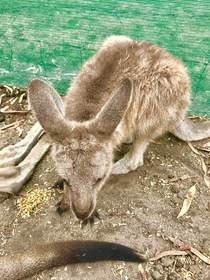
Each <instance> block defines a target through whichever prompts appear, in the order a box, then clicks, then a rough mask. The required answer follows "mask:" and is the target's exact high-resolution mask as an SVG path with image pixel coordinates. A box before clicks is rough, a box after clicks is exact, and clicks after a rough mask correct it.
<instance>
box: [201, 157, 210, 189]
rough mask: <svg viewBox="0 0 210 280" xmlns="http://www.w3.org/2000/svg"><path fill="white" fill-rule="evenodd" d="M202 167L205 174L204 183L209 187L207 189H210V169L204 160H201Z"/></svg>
mask: <svg viewBox="0 0 210 280" xmlns="http://www.w3.org/2000/svg"><path fill="white" fill-rule="evenodd" d="M201 166H202V169H203V172H204V176H203V179H204V182H205V184H206V185H207V187H208V188H209V189H210V176H209V174H208V168H207V166H206V164H205V162H204V159H203V158H202V159H201Z"/></svg>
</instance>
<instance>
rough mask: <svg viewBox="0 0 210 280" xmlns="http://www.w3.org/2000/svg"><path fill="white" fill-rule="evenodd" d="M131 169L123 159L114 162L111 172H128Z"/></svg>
mask: <svg viewBox="0 0 210 280" xmlns="http://www.w3.org/2000/svg"><path fill="white" fill-rule="evenodd" d="M130 170H131V169H130V168H128V166H127V164H126V161H125V160H124V158H123V159H121V160H119V161H117V162H115V163H114V165H113V167H112V171H111V174H126V173H128V172H129V171H130Z"/></svg>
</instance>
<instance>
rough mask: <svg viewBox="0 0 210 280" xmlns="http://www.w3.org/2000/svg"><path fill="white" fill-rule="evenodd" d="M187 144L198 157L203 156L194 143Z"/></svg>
mask: <svg viewBox="0 0 210 280" xmlns="http://www.w3.org/2000/svg"><path fill="white" fill-rule="evenodd" d="M187 144H188V146H189V147H190V149H191V150H192V151H193V152H194V153H195V154H196V155H199V156H200V155H201V154H200V153H199V151H198V150H197V149H196V148H195V147H194V146H193V145H192V143H191V142H187Z"/></svg>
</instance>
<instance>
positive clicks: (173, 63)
mask: <svg viewBox="0 0 210 280" xmlns="http://www.w3.org/2000/svg"><path fill="white" fill-rule="evenodd" d="M190 91H191V88H190V79H189V76H188V73H187V69H186V67H185V66H184V64H183V63H182V61H181V60H179V59H177V58H174V57H173V56H172V55H171V54H170V53H168V52H167V51H166V50H165V49H163V48H161V47H159V46H157V45H153V44H150V43H147V42H141V41H134V40H131V39H130V38H128V37H125V36H112V37H109V38H107V39H106V41H105V42H104V44H103V45H102V47H101V49H100V50H99V51H98V52H97V53H96V54H95V55H94V56H93V57H92V58H90V59H89V60H88V61H87V62H85V63H84V65H83V67H82V69H81V71H80V73H79V74H78V76H77V77H76V79H75V80H74V81H73V83H72V85H71V87H70V88H69V90H68V93H67V96H66V100H65V111H64V114H63V113H61V112H60V111H59V109H58V108H57V105H56V103H55V102H54V100H55V96H56V94H55V90H54V89H53V88H52V87H51V86H49V85H48V84H47V83H46V82H44V81H42V80H40V79H33V80H32V81H31V82H30V84H29V100H30V104H31V106H32V109H33V111H34V112H35V115H36V116H37V118H38V120H39V122H40V124H41V125H42V127H43V128H44V130H45V131H46V132H47V133H48V134H49V135H50V136H51V138H52V139H53V141H54V145H53V146H54V148H53V150H54V152H53V155H54V158H55V162H56V165H57V171H58V174H59V175H60V176H61V177H62V178H63V179H64V181H65V188H64V197H63V201H62V203H61V207H62V208H63V209H65V208H68V205H69V206H70V207H71V209H72V210H73V212H74V213H75V215H76V216H77V217H78V218H79V219H82V220H86V219H89V218H91V217H92V216H94V213H95V209H96V198H97V193H98V191H99V190H100V188H101V187H102V185H103V184H104V182H105V180H106V178H107V177H108V176H109V175H110V174H111V173H112V174H122V173H127V172H129V171H130V170H135V169H136V168H137V167H139V166H141V165H142V164H143V153H144V151H145V149H146V147H147V145H148V143H149V141H150V140H152V139H154V138H155V137H157V136H159V135H161V134H162V133H163V132H165V131H171V132H172V133H174V134H175V135H176V136H178V137H179V138H180V139H183V140H185V141H192V140H198V139H202V138H206V137H210V123H209V122H207V123H206V124H204V125H203V124H202V125H201V124H200V123H198V124H194V123H192V121H190V120H188V119H187V117H186V112H187V109H188V107H189V104H190ZM131 136H132V139H133V144H132V146H131V149H130V151H129V152H128V153H127V154H126V155H125V156H124V158H122V159H121V160H120V161H118V162H116V163H114V164H113V154H114V149H115V148H116V147H117V146H118V145H120V144H122V143H123V142H124V141H126V140H127V139H129V138H130V137H131Z"/></svg>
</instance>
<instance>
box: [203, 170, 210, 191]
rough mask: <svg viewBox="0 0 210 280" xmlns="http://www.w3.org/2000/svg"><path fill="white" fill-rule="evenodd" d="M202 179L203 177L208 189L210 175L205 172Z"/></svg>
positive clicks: (209, 186)
mask: <svg viewBox="0 0 210 280" xmlns="http://www.w3.org/2000/svg"><path fill="white" fill-rule="evenodd" d="M203 179H204V182H205V184H206V185H207V187H208V188H209V189H210V176H209V175H208V174H207V173H206V174H204V177H203Z"/></svg>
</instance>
